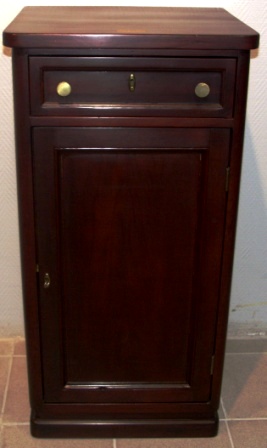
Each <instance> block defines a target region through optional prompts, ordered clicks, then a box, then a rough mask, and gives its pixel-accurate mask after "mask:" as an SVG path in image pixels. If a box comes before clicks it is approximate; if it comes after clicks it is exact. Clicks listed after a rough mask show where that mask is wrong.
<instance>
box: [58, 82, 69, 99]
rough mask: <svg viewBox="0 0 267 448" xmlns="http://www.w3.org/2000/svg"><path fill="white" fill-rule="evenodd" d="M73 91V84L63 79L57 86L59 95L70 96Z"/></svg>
mask: <svg viewBox="0 0 267 448" xmlns="http://www.w3.org/2000/svg"><path fill="white" fill-rule="evenodd" d="M70 93H71V85H70V84H69V83H68V82H66V81H62V82H60V83H59V84H58V86H57V94H58V95H59V96H68V95H70Z"/></svg>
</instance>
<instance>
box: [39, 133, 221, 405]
mask: <svg viewBox="0 0 267 448" xmlns="http://www.w3.org/2000/svg"><path fill="white" fill-rule="evenodd" d="M33 140H34V149H33V153H34V154H33V156H34V157H33V160H34V162H33V170H34V189H35V199H36V209H35V216H36V228H37V246H38V263H39V285H40V290H39V291H40V296H39V305H40V322H41V339H42V356H43V370H44V398H45V400H46V401H47V402H71V401H73V402H95V403H96V402H98V403H101V402H111V403H120V402H135V403H137V402H181V401H183V402H192V401H195V400H198V401H208V400H209V396H210V381H211V377H210V366H211V358H212V354H213V344H214V338H215V327H216V316H217V311H216V310H217V301H218V292H219V284H220V267H221V252H222V244H223V227H224V216H225V206H226V193H225V173H226V167H227V164H228V151H229V131H227V130H212V131H210V130H208V129H196V130H192V129H149V128H144V129H134V128H117V129H116V128H47V129H45V128H36V129H34V131H33ZM46 274H48V275H49V279H50V285H49V287H44V282H45V276H46Z"/></svg>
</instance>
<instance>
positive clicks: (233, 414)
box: [222, 354, 267, 446]
mask: <svg viewBox="0 0 267 448" xmlns="http://www.w3.org/2000/svg"><path fill="white" fill-rule="evenodd" d="M222 397H223V402H224V407H225V410H226V415H227V417H228V418H261V417H264V418H265V417H267V354H261V355H260V354H258V355H257V354H245V355H227V356H226V362H225V369H224V381H223V388H222ZM266 446H267V444H266Z"/></svg>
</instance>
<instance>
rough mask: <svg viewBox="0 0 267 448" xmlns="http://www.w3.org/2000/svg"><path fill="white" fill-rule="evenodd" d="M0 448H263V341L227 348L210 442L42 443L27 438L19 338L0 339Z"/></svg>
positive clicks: (266, 423)
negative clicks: (216, 421)
mask: <svg viewBox="0 0 267 448" xmlns="http://www.w3.org/2000/svg"><path fill="white" fill-rule="evenodd" d="M0 411H1V414H0V448H22V447H23V448H26V447H27V448H45V447H51V448H63V447H64V448H70V447H71V448H83V447H84V448H85V447H86V448H254V447H257V448H266V447H267V340H266V339H262V340H258V341H253V340H247V341H244V340H240V341H238V340H232V341H229V343H228V346H227V354H226V362H225V372H224V382H223V389H222V406H221V410H220V417H221V422H220V431H219V435H218V436H217V437H215V438H211V439H131V440H129V439H119V440H91V439H87V440H84V439H83V440H80V439H76V440H64V439H62V440H61V439H58V440H51V439H50V440H49V439H48V440H46V439H34V438H32V437H31V436H30V434H29V424H28V418H29V404H28V398H27V378H26V356H25V347H24V341H23V340H22V339H19V338H17V339H2V340H0Z"/></svg>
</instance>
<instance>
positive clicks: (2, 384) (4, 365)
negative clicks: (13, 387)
mask: <svg viewBox="0 0 267 448" xmlns="http://www.w3.org/2000/svg"><path fill="white" fill-rule="evenodd" d="M10 362H11V359H10V358H8V357H6V358H1V357H0V414H1V411H2V407H3V402H4V396H5V390H6V386H7V381H8V372H9V368H10Z"/></svg>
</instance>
